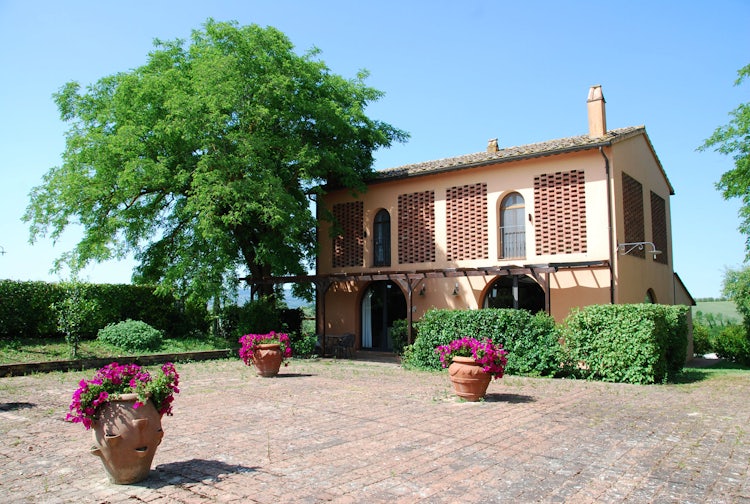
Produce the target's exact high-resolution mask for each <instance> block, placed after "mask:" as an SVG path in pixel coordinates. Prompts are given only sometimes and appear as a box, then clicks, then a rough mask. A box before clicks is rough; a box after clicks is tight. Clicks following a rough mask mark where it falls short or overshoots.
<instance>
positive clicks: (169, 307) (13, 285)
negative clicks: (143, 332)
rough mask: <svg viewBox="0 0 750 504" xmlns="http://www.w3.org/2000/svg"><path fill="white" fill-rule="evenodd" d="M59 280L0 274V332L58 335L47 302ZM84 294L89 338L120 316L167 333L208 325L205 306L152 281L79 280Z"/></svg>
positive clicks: (60, 291)
mask: <svg viewBox="0 0 750 504" xmlns="http://www.w3.org/2000/svg"><path fill="white" fill-rule="evenodd" d="M63 287H64V284H55V283H46V282H23V281H15V280H0V337H3V338H8V337H11V338H12V337H18V336H23V337H40V338H44V337H47V336H53V335H57V334H58V332H57V319H56V316H55V313H54V312H53V310H52V308H51V305H52V304H53V303H59V302H60V301H62V299H63V298H64V296H65V295H66V294H65V289H64V288H63ZM81 288H82V290H83V296H85V297H86V298H88V299H92V300H95V301H96V302H97V305H98V310H97V313H96V315H95V316H93V317H91V318H90V319H89V320H87V321H86V326H85V327H84V328H83V330H82V336H83V337H84V338H90V339H93V338H95V337H96V334H97V332H98V331H99V329H101V328H103V327H105V326H106V325H107V324H111V323H117V322H120V321H122V320H127V319H132V320H142V321H143V322H146V323H147V324H149V325H151V326H153V327H155V328H157V329H159V330H162V331H164V332H165V334H166V335H168V336H170V337H179V336H181V335H184V334H188V333H190V332H193V331H199V332H205V331H207V330H208V320H209V319H208V312H207V310H206V307H205V306H202V305H201V306H188V305H185V304H184V303H182V302H180V301H179V300H177V299H175V298H174V297H172V296H170V295H168V294H167V295H164V294H157V293H156V292H155V288H154V287H151V286H137V285H127V284H86V283H84V284H81Z"/></svg>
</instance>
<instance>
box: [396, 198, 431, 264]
mask: <svg viewBox="0 0 750 504" xmlns="http://www.w3.org/2000/svg"><path fill="white" fill-rule="evenodd" d="M434 260H435V191H424V192H418V193H411V194H400V195H399V197H398V262H399V263H421V262H431V261H434Z"/></svg>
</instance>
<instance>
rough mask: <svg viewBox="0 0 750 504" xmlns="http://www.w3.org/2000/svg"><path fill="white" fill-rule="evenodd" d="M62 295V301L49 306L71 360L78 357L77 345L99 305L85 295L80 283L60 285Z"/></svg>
mask: <svg viewBox="0 0 750 504" xmlns="http://www.w3.org/2000/svg"><path fill="white" fill-rule="evenodd" d="M60 289H61V290H62V291H63V293H64V297H63V299H62V300H60V301H58V302H56V303H53V304H52V305H51V307H52V311H53V312H54V313H55V315H56V316H57V328H58V330H60V331H62V332H63V334H65V341H67V343H68V346H69V347H70V354H71V356H72V357H73V358H76V357H77V356H78V344H79V343H80V341H81V338H82V337H83V335H84V333H85V332H87V329H88V330H90V328H91V325H92V323H95V322H93V320H94V315H95V314H96V313H97V310H98V308H99V304H98V303H97V302H96V300H95V299H91V298H90V297H88V296H87V295H86V292H85V291H86V289H85V286H84V285H83V284H81V283H80V282H70V283H64V284H61V285H60Z"/></svg>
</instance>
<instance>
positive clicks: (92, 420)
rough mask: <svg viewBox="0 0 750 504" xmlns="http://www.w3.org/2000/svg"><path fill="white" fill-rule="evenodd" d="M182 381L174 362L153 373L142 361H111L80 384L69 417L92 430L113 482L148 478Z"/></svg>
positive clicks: (93, 450)
mask: <svg viewBox="0 0 750 504" xmlns="http://www.w3.org/2000/svg"><path fill="white" fill-rule="evenodd" d="M179 379H180V378H179V375H178V374H177V370H176V369H175V367H174V365H173V364H172V363H171V362H168V363H166V364H164V365H163V366H161V369H160V370H159V372H158V373H155V374H154V375H153V376H152V375H151V374H150V373H149V372H148V371H146V370H145V369H143V368H141V367H140V366H138V365H137V364H118V363H117V362H112V363H110V364H108V365H106V366H104V367H103V368H101V369H99V370H98V371H97V372H96V373H95V374H94V377H93V378H92V379H90V380H81V381H80V382H79V384H78V389H76V391H75V392H74V393H73V399H72V401H71V403H70V411H69V412H68V414H67V416H66V417H65V419H66V420H67V421H69V422H74V423H81V424H83V426H84V427H85V428H86V429H87V430H88V429H91V428H93V438H94V446H93V447H92V448H91V453H92V454H93V455H96V456H97V457H99V458H101V460H102V463H103V464H104V469H105V470H106V471H107V475H108V477H109V480H110V481H111V482H112V483H116V484H121V485H123V484H129V483H136V482H138V481H141V480H143V479H145V478H146V477H147V476H148V474H149V471H150V470H151V462H152V461H153V459H154V455H155V454H156V447H157V446H159V444H160V443H161V440H162V437H163V436H164V432H163V431H162V427H161V418H162V416H163V415H165V414H166V415H171V414H172V401H173V400H174V394H177V393H179V391H180V390H179V388H178V386H179Z"/></svg>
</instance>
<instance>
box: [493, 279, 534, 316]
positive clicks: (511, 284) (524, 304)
mask: <svg viewBox="0 0 750 504" xmlns="http://www.w3.org/2000/svg"><path fill="white" fill-rule="evenodd" d="M484 307H485V308H516V309H522V310H529V311H530V312H532V313H536V312H539V311H544V289H542V287H541V286H540V285H539V284H538V283H536V281H534V279H533V278H531V277H530V276H528V275H507V276H501V277H500V278H498V279H497V280H495V281H494V282H493V283H492V285H491V286H490V288H489V289H488V290H487V294H486V295H485V298H484Z"/></svg>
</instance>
